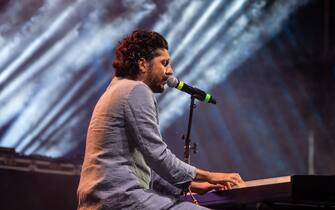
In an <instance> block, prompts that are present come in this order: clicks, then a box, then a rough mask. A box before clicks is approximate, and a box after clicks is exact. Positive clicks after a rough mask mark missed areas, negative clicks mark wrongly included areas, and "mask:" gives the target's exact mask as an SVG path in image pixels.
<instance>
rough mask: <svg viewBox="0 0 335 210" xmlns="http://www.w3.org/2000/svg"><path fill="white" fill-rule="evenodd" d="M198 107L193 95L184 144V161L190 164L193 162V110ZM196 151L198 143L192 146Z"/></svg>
mask: <svg viewBox="0 0 335 210" xmlns="http://www.w3.org/2000/svg"><path fill="white" fill-rule="evenodd" d="M195 108H196V105H195V97H194V96H193V95H192V96H191V103H190V114H189V117H188V126H187V133H186V138H185V146H184V161H185V162H186V163H188V164H190V163H191V156H190V149H191V146H190V144H191V139H190V135H191V127H192V117H193V110H194V109H195ZM192 149H193V150H194V151H193V152H194V153H196V144H194V147H193V148H192Z"/></svg>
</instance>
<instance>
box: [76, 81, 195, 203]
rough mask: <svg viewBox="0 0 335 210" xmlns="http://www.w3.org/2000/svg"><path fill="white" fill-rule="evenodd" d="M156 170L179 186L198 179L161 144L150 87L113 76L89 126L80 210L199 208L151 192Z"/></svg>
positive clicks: (81, 178) (81, 183) (168, 180)
mask: <svg viewBox="0 0 335 210" xmlns="http://www.w3.org/2000/svg"><path fill="white" fill-rule="evenodd" d="M152 171H154V172H156V173H157V174H158V175H159V177H161V178H162V179H164V180H166V181H167V182H168V183H170V184H171V185H173V186H176V187H179V188H181V186H183V185H185V184H186V185H187V183H189V182H190V181H192V180H193V179H194V178H195V168H194V167H193V166H190V165H188V164H186V163H184V162H183V161H181V160H179V159H178V158H177V157H176V156H175V155H174V154H173V153H171V151H170V150H169V149H168V148H167V145H166V144H165V143H164V142H163V140H162V137H161V134H160V130H159V121H158V111H157V102H156V99H155V97H154V94H153V93H152V91H151V89H150V88H149V87H148V86H147V85H146V84H144V83H143V82H140V81H134V80H128V79H122V78H117V77H114V78H113V80H112V82H111V84H110V85H109V86H108V88H107V90H106V91H105V93H104V94H103V95H102V96H101V98H100V99H99V101H98V103H97V105H96V107H95V109H94V112H93V116H92V119H91V122H90V125H89V128H88V133H87V142H86V152H85V159H84V163H83V167H82V172H81V177H80V183H79V187H78V199H79V205H78V209H90V210H91V209H168V208H169V209H175V208H174V206H175V207H176V206H179V207H180V209H186V208H190V209H191V208H193V207H195V206H194V205H193V204H189V203H187V204H185V202H183V203H180V202H179V201H178V200H177V199H175V198H174V197H172V196H165V195H163V194H162V193H160V192H156V191H155V190H154V189H151V188H152V185H150V182H151V181H152V180H151V179H152V173H151V172H152ZM159 179H160V178H158V180H159ZM167 182H166V183H167ZM162 183H163V182H162ZM162 186H166V185H164V184H163V185H162ZM172 191H173V190H172ZM190 205H192V206H191V207H190ZM187 206H188V207H187Z"/></svg>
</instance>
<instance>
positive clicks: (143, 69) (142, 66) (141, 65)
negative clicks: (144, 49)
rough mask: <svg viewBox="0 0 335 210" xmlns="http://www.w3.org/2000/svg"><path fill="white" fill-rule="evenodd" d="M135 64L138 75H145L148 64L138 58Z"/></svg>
mask: <svg viewBox="0 0 335 210" xmlns="http://www.w3.org/2000/svg"><path fill="white" fill-rule="evenodd" d="M137 63H138V68H139V70H140V73H146V72H147V69H148V62H147V61H146V60H145V59H144V58H140V59H139V60H138V62H137Z"/></svg>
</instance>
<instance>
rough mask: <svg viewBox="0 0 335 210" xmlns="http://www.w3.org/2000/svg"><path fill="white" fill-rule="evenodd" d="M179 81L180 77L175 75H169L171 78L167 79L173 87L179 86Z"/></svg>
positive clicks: (168, 83)
mask: <svg viewBox="0 0 335 210" xmlns="http://www.w3.org/2000/svg"><path fill="white" fill-rule="evenodd" d="M178 82H179V81H178V79H177V78H175V77H173V76H169V78H168V79H167V81H166V83H167V85H168V86H169V87H171V88H175V87H177V85H178Z"/></svg>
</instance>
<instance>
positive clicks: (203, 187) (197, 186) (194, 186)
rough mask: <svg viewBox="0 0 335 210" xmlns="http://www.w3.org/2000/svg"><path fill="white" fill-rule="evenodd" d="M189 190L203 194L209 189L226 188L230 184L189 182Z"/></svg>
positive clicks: (228, 187)
mask: <svg viewBox="0 0 335 210" xmlns="http://www.w3.org/2000/svg"><path fill="white" fill-rule="evenodd" d="M190 188H191V192H194V193H197V194H200V195H202V194H205V193H207V192H209V191H211V190H228V189H230V188H231V187H230V185H229V184H228V183H226V184H225V185H221V184H211V183H208V182H196V181H193V182H191V185H190Z"/></svg>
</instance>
